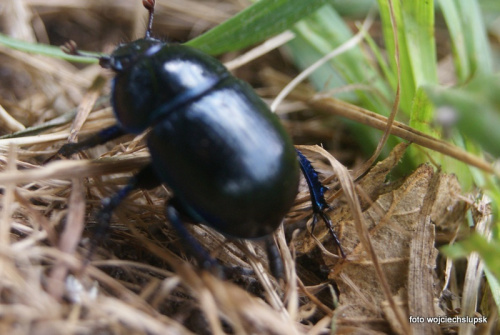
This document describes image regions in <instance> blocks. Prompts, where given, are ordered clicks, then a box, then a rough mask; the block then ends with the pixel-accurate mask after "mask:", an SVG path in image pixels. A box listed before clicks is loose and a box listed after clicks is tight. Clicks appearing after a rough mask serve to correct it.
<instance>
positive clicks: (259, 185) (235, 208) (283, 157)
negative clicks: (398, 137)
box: [109, 38, 299, 238]
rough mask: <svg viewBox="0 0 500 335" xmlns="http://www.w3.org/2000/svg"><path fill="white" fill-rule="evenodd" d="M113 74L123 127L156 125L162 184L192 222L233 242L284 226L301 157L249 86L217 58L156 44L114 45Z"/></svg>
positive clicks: (155, 159)
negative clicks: (172, 193) (212, 229)
mask: <svg viewBox="0 0 500 335" xmlns="http://www.w3.org/2000/svg"><path fill="white" fill-rule="evenodd" d="M109 67H110V68H112V69H113V70H114V71H115V72H116V74H117V75H116V77H115V80H114V84H113V89H112V103H113V107H114V110H115V113H116V117H117V119H118V121H119V123H120V125H121V127H123V128H124V129H125V130H126V131H127V132H132V133H137V132H142V131H143V130H145V129H147V128H148V127H151V132H150V134H149V137H148V142H147V143H148V147H149V150H150V153H151V159H152V165H153V167H154V170H155V172H156V174H157V177H159V179H160V180H161V181H162V182H164V183H165V184H166V185H167V186H168V187H170V188H171V189H172V190H173V192H174V194H175V196H176V197H177V198H178V199H179V201H180V203H181V204H182V206H183V207H184V209H185V210H186V211H187V212H188V213H189V214H190V215H191V216H192V217H193V218H194V219H196V220H200V221H202V222H204V223H206V224H207V225H209V226H211V227H213V228H215V229H216V230H218V231H219V232H221V233H223V234H225V235H229V236H233V237H237V238H258V237H262V236H265V235H268V234H270V233H272V232H273V231H274V230H275V229H276V228H277V227H278V226H279V224H280V222H281V220H282V218H283V217H284V215H285V214H286V213H287V212H288V210H289V209H290V207H291V206H292V204H293V201H294V199H295V196H296V194H297V188H298V182H299V166H298V161H297V155H296V152H295V149H294V146H293V144H292V142H291V139H290V138H289V136H288V135H287V133H286V132H285V130H284V129H283V127H282V125H281V123H280V121H279V119H278V118H277V117H276V116H275V115H274V114H273V113H271V111H270V110H269V108H268V107H267V105H266V104H265V103H264V102H263V101H262V100H261V99H260V98H259V97H258V96H257V95H256V93H255V92H254V91H253V89H252V88H251V87H250V86H249V85H248V84H246V83H245V82H243V81H241V80H239V79H237V78H235V77H234V76H232V75H231V74H230V73H229V72H228V71H227V70H226V68H225V67H224V66H223V65H222V64H221V63H220V62H219V61H218V60H216V59H215V58H212V57H210V56H208V55H206V54H204V53H202V52H200V51H198V50H196V49H194V48H191V47H187V46H183V45H176V44H166V43H164V42H161V41H159V40H156V39H152V38H145V39H141V40H138V41H135V42H133V43H130V44H126V45H124V46H120V47H118V48H117V50H115V52H114V53H113V54H112V55H111V57H110V58H109Z"/></svg>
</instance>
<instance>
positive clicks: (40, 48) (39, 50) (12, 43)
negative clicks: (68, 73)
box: [0, 34, 99, 64]
mask: <svg viewBox="0 0 500 335" xmlns="http://www.w3.org/2000/svg"><path fill="white" fill-rule="evenodd" d="M0 45H4V46H6V47H8V48H10V49H14V50H19V51H23V52H29V53H32V54H35V55H44V56H48V57H52V58H61V59H64V60H67V61H69V62H78V63H87V64H91V63H97V62H98V60H97V58H93V57H99V55H98V54H95V53H90V52H86V53H85V54H88V55H90V56H93V57H81V56H73V55H68V54H66V53H64V52H63V51H62V50H61V48H60V47H56V46H53V45H47V44H41V43H30V42H25V41H21V40H17V39H14V38H12V37H9V36H6V35H3V34H0Z"/></svg>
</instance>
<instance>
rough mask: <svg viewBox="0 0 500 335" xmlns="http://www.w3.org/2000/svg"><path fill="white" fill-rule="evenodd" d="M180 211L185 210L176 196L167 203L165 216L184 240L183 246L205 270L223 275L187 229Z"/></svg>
mask: <svg viewBox="0 0 500 335" xmlns="http://www.w3.org/2000/svg"><path fill="white" fill-rule="evenodd" d="M181 213H183V214H185V213H187V211H186V210H185V209H184V208H183V207H182V204H181V203H180V202H179V201H177V199H176V198H174V199H171V200H170V201H169V202H168V204H167V218H168V220H169V221H170V224H171V225H172V227H173V228H174V229H175V231H176V233H177V236H179V238H180V239H181V240H182V241H183V242H184V245H185V248H187V249H188V250H187V251H188V252H189V253H190V254H191V255H192V256H193V257H194V258H195V259H196V261H197V262H198V264H199V265H200V266H201V267H202V268H204V269H205V270H209V271H211V272H213V273H215V274H216V275H218V276H219V277H223V274H222V270H223V269H222V268H221V266H220V264H219V263H218V262H217V261H216V260H215V259H214V258H213V257H212V256H210V254H209V253H208V252H207V251H206V250H205V249H204V248H203V246H202V245H201V244H200V243H199V242H198V241H197V240H196V239H195V238H194V236H193V235H191V233H190V232H189V231H188V229H187V228H186V225H185V223H184V222H182V219H181Z"/></svg>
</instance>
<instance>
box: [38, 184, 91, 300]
mask: <svg viewBox="0 0 500 335" xmlns="http://www.w3.org/2000/svg"><path fill="white" fill-rule="evenodd" d="M68 210H69V212H68V216H67V220H66V225H65V228H64V231H63V233H62V235H61V239H60V241H59V249H60V250H61V251H62V252H65V253H68V254H73V253H75V251H76V248H77V247H78V242H79V241H80V240H81V237H82V233H83V227H84V218H85V196H84V191H83V183H82V181H81V179H79V178H73V179H72V190H71V196H70V199H69V204H68ZM67 272H68V266H67V264H65V263H64V262H61V261H59V262H57V263H56V264H55V265H54V268H53V269H52V271H51V273H50V278H49V280H48V283H47V286H48V287H47V290H48V291H49V293H50V294H51V295H52V296H53V297H55V298H56V299H58V300H60V299H61V298H62V296H63V294H64V284H63V283H64V279H65V278H66V275H67Z"/></svg>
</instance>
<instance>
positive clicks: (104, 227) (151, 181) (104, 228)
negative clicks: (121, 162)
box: [86, 164, 161, 262]
mask: <svg viewBox="0 0 500 335" xmlns="http://www.w3.org/2000/svg"><path fill="white" fill-rule="evenodd" d="M160 184H161V182H160V181H159V180H158V178H156V174H155V173H154V171H153V167H152V166H151V164H148V165H146V166H145V167H144V168H142V170H140V171H139V172H138V173H137V174H136V175H135V176H133V177H132V178H130V179H129V181H128V183H127V185H125V187H123V188H122V189H121V190H119V191H118V192H117V193H115V194H114V195H113V196H111V197H109V198H105V199H103V200H102V201H101V204H102V207H101V210H100V211H99V213H98V214H97V217H96V221H97V226H96V229H95V231H94V238H93V239H92V240H91V242H90V243H91V244H90V248H89V252H88V255H87V259H86V261H87V262H88V261H90V259H91V258H92V255H93V254H94V251H95V248H96V247H97V246H98V245H100V244H101V243H102V241H103V240H104V238H105V237H106V235H107V233H108V231H109V227H110V222H111V216H112V215H113V211H114V210H115V209H116V207H118V205H120V204H121V203H122V201H123V200H124V199H125V198H126V197H127V196H128V195H129V194H130V193H131V192H132V191H134V190H136V189H139V188H142V189H151V188H154V187H156V186H159V185H160Z"/></svg>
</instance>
